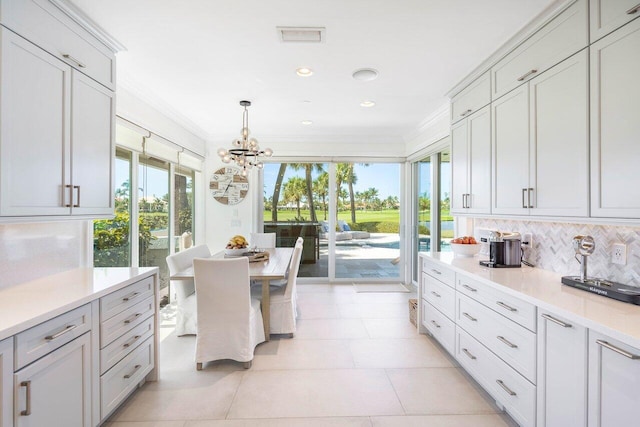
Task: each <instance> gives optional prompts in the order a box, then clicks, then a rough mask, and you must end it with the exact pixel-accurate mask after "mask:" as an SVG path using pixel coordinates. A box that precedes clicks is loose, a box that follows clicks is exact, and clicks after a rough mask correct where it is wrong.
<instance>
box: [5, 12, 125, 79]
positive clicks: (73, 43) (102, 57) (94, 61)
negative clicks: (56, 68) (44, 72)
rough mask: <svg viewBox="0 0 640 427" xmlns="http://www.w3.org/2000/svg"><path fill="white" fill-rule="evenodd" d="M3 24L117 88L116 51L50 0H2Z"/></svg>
mask: <svg viewBox="0 0 640 427" xmlns="http://www.w3.org/2000/svg"><path fill="white" fill-rule="evenodd" d="M0 19H1V20H2V25H4V26H5V27H8V28H10V29H11V30H13V31H14V32H16V33H18V34H20V35H21V36H22V37H24V38H26V39H27V40H29V41H31V42H33V43H35V44H36V45H38V46H39V47H41V48H42V49H44V50H46V51H47V52H49V53H50V54H52V55H53V56H55V57H57V58H59V59H60V60H62V61H64V62H66V63H67V64H69V65H71V66H72V67H74V68H76V69H77V70H79V71H81V72H82V73H84V74H86V75H88V76H89V77H91V78H93V79H94V80H96V81H98V82H100V83H102V84H103V85H105V86H106V87H108V88H109V89H111V90H115V54H114V53H113V52H111V50H109V48H107V47H106V46H105V45H103V44H102V43H101V42H99V41H98V40H97V39H96V38H95V37H93V36H92V35H91V34H90V33H89V32H88V31H86V30H85V29H84V28H82V27H81V26H80V25H78V24H77V23H76V22H73V21H72V20H71V19H70V18H69V17H68V16H67V15H65V14H64V13H63V12H62V11H61V10H59V9H58V8H57V7H55V6H54V5H53V4H52V2H50V1H48V0H17V1H7V0H3V1H2V2H0Z"/></svg>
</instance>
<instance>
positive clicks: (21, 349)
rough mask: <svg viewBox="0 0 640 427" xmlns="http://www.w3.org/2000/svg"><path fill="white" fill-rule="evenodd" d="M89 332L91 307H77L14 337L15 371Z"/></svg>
mask: <svg viewBox="0 0 640 427" xmlns="http://www.w3.org/2000/svg"><path fill="white" fill-rule="evenodd" d="M90 330H91V306H90V305H89V304H86V305H83V306H82V307H78V308H76V309H75V310H71V311H69V312H66V313H64V314H61V315H60V316H58V317H55V318H53V319H51V320H47V321H46V322H43V323H41V324H39V325H37V326H34V327H33V328H30V329H27V330H26V331H24V332H21V333H19V334H17V335H16V336H15V360H14V363H15V369H16V370H18V369H21V368H22V367H24V366H26V365H28V364H29V363H31V362H33V361H35V360H37V359H39V358H41V357H42V356H45V355H46V354H48V353H50V352H52V351H53V350H55V349H57V348H59V347H61V346H62V345H64V344H66V343H68V342H70V341H71V340H74V339H75V338H78V337H79V336H80V335H82V334H84V333H85V332H87V331H90Z"/></svg>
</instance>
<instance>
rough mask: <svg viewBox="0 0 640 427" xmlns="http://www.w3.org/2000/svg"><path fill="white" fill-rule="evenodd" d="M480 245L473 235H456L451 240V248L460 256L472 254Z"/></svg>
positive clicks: (477, 250) (476, 251)
mask: <svg viewBox="0 0 640 427" xmlns="http://www.w3.org/2000/svg"><path fill="white" fill-rule="evenodd" d="M480 246H481V245H480V243H478V242H477V241H476V239H475V238H474V237H473V236H462V237H456V238H455V239H453V240H452V241H451V250H452V251H453V253H454V254H455V255H456V256H460V257H472V256H474V255H475V254H477V253H478V252H480Z"/></svg>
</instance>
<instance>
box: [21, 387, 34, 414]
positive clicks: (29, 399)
mask: <svg viewBox="0 0 640 427" xmlns="http://www.w3.org/2000/svg"><path fill="white" fill-rule="evenodd" d="M20 387H26V388H27V405H26V407H25V408H24V411H20V415H25V416H26V415H31V381H22V382H21V383H20Z"/></svg>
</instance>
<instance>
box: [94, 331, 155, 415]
mask: <svg viewBox="0 0 640 427" xmlns="http://www.w3.org/2000/svg"><path fill="white" fill-rule="evenodd" d="M153 360H154V357H153V338H149V339H147V340H146V341H145V342H144V343H143V344H141V345H140V346H139V347H138V348H136V349H135V350H134V351H132V352H131V353H130V354H129V355H128V356H127V357H125V358H124V359H122V360H121V361H120V362H119V363H117V364H116V365H115V366H114V367H113V368H111V370H109V371H108V372H107V373H106V374H104V375H103V376H101V377H100V397H101V398H100V412H101V419H104V417H106V416H107V415H108V414H109V413H110V412H111V411H113V410H114V409H115V408H117V407H118V405H119V404H120V402H122V400H123V399H124V398H125V397H127V396H128V395H129V393H131V391H133V390H134V389H135V388H136V387H137V385H138V383H139V382H140V381H142V380H143V379H144V377H145V376H146V375H147V374H148V373H149V372H151V370H152V369H153Z"/></svg>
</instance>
